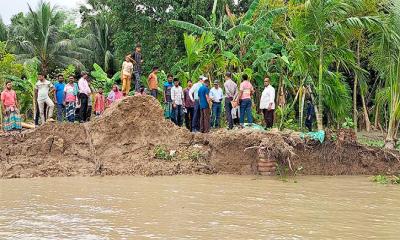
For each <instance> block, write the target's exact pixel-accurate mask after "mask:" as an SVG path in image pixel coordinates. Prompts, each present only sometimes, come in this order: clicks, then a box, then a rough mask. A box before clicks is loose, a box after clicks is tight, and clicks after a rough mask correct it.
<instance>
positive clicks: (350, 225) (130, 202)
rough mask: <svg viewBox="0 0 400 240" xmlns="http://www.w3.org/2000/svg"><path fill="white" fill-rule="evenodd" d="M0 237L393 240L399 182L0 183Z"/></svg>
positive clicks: (185, 179)
mask: <svg viewBox="0 0 400 240" xmlns="http://www.w3.org/2000/svg"><path fill="white" fill-rule="evenodd" d="M0 239H400V187H398V186H389V185H388V186H384V185H378V184H375V183H372V182H371V181H370V178H368V177H301V178H297V183H294V182H293V181H290V182H286V183H285V182H282V181H279V180H277V178H261V177H260V178H258V177H251V176H247V177H238V176H175V177H154V178H144V177H105V178H40V179H12V180H0Z"/></svg>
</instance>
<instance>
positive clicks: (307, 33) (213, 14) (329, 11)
mask: <svg viewBox="0 0 400 240" xmlns="http://www.w3.org/2000/svg"><path fill="white" fill-rule="evenodd" d="M234 2H236V3H234ZM79 13H80V19H81V24H80V26H78V25H77V24H76V23H75V21H74V17H73V16H72V15H71V13H68V12H65V11H62V10H60V9H58V8H57V7H55V6H51V5H50V4H48V3H45V2H44V3H41V4H40V5H39V6H38V7H36V8H31V6H29V12H28V13H27V14H22V13H20V14H17V15H15V16H14V17H13V18H12V21H11V22H12V23H11V24H10V25H9V26H5V25H4V24H3V23H1V22H0V41H5V42H7V44H3V45H1V46H2V49H3V50H2V52H1V53H0V54H2V55H1V57H2V58H1V59H0V64H3V65H4V66H6V67H2V70H1V72H0V74H1V76H0V77H1V80H2V81H4V79H5V76H6V75H7V76H10V75H15V79H21V81H24V80H22V79H32V77H31V76H29V72H32V71H31V70H32V69H35V67H34V66H36V65H37V66H38V69H37V71H39V70H40V71H42V72H44V73H45V74H48V75H50V76H54V74H56V73H60V72H61V73H62V72H65V70H64V69H65V68H67V67H68V66H69V69H71V68H72V66H73V70H75V71H76V72H79V71H81V70H87V71H91V72H92V75H93V77H94V78H95V82H94V84H95V85H96V86H103V85H106V86H104V87H106V88H107V87H109V86H110V84H111V83H112V82H113V81H115V80H117V79H118V76H119V75H118V71H119V68H120V66H121V63H122V60H123V59H124V56H125V55H127V54H129V53H130V52H132V51H133V49H134V47H135V45H136V44H137V43H141V44H142V46H143V56H144V73H145V75H146V74H148V73H149V72H150V70H151V68H152V67H153V66H159V67H161V69H163V70H164V71H163V73H162V76H161V78H162V79H163V78H165V73H168V72H172V73H174V74H176V75H177V76H178V77H179V78H180V79H181V80H182V82H183V85H185V84H186V81H187V80H189V79H192V80H196V79H197V77H198V76H199V75H202V74H206V75H208V77H209V78H210V79H211V80H215V79H218V80H222V79H223V75H224V73H225V72H226V71H232V72H234V73H235V74H234V77H235V80H236V81H238V82H240V79H241V76H242V75H243V74H244V73H246V74H248V75H249V76H250V77H251V79H252V82H253V83H254V85H255V86H256V89H257V90H256V95H255V99H256V100H257V98H258V97H259V96H260V92H261V91H262V88H263V86H262V85H263V78H264V77H265V76H267V75H268V76H270V78H271V80H272V83H273V86H274V87H275V88H276V89H277V96H278V97H277V103H278V104H277V105H278V108H277V115H278V120H277V126H278V127H279V128H285V127H290V128H295V129H302V128H303V126H302V125H303V121H304V119H303V118H304V117H303V115H304V114H303V112H304V102H305V100H306V99H310V100H312V101H313V102H314V106H315V112H316V113H317V114H316V115H317V123H318V128H319V129H320V130H321V129H323V128H324V127H339V126H342V124H343V123H344V122H346V121H347V120H348V119H349V117H350V116H352V120H353V122H354V128H355V129H356V130H358V129H365V130H367V131H370V130H371V129H380V130H382V131H386V132H387V139H386V141H387V144H386V145H387V146H388V147H392V146H393V145H394V143H395V141H396V137H397V132H398V129H399V124H400V121H399V119H400V81H399V79H400V3H399V1H395V0H289V1H287V0H242V1H230V0H214V1H210V0H197V1H195V0H189V1H188V0H170V1H165V0H120V1H113V0H87V4H84V5H82V6H81V7H80V12H79ZM6 50H7V54H8V55H7V57H4V56H5V52H6ZM10 53H13V54H11V55H12V56H11V55H10ZM17 60H18V61H19V62H20V63H24V67H22V65H18V64H16V63H14V62H15V61H17ZM10 62H11V63H12V64H11V65H10ZM32 66H33V67H32ZM4 69H7V70H4ZM29 69H31V70H29ZM21 77H22V78H21ZM117 81H118V80H117ZM143 81H144V80H143ZM144 83H145V81H144ZM18 86H26V87H27V86H29V84H19V85H18ZM27 102H29V101H27ZM27 108H29V107H28V106H27ZM346 119H347V120H346Z"/></svg>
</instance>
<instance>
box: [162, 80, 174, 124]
mask: <svg viewBox="0 0 400 240" xmlns="http://www.w3.org/2000/svg"><path fill="white" fill-rule="evenodd" d="M173 80H174V76H173V75H172V74H168V77H167V82H166V83H164V91H163V92H164V104H165V117H166V118H167V119H171V117H172V99H171V89H172V87H173V86H174V84H173V83H172V81H173Z"/></svg>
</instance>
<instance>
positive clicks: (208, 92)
mask: <svg viewBox="0 0 400 240" xmlns="http://www.w3.org/2000/svg"><path fill="white" fill-rule="evenodd" d="M142 64H143V58H142V54H141V46H140V45H139V44H138V45H137V46H136V47H135V50H134V51H133V52H132V53H131V54H129V55H127V56H126V57H125V61H124V62H123V64H122V69H121V82H122V89H121V90H120V89H119V87H118V85H116V84H115V85H113V87H112V90H111V91H110V93H109V94H108V95H107V96H104V93H103V89H101V88H100V89H96V90H95V89H93V87H92V86H91V80H90V77H89V75H88V73H86V72H82V73H81V75H80V78H79V80H78V81H76V78H75V76H74V75H71V76H69V77H68V81H67V82H65V80H64V76H63V75H62V74H60V75H58V76H57V82H56V83H55V84H53V83H52V82H51V81H49V80H47V79H46V76H44V75H43V74H39V75H38V81H37V83H36V85H35V102H36V108H35V109H36V114H35V125H36V126H39V125H40V124H44V123H45V122H48V121H55V120H53V111H54V110H55V108H56V111H57V121H58V122H63V121H67V122H71V123H73V122H80V123H83V122H87V121H90V118H91V116H92V113H94V115H95V116H96V117H98V116H100V115H101V114H102V113H103V112H104V110H105V108H106V107H107V106H110V105H111V104H113V103H114V102H117V101H119V100H121V99H122V98H123V97H125V96H127V95H129V93H130V92H131V86H132V85H133V88H134V92H135V95H139V96H140V95H147V94H149V95H151V96H152V97H154V98H156V99H158V97H159V96H158V93H159V82H158V76H157V75H158V72H159V68H158V67H154V68H153V69H152V71H151V73H150V74H149V76H148V78H147V86H148V88H147V90H146V89H145V88H144V86H142V85H141V84H140V77H141V74H142ZM132 79H134V82H133V83H132ZM241 80H242V81H241V83H240V85H239V86H238V85H237V84H236V83H235V81H233V80H232V73H230V72H227V73H226V74H225V79H224V83H223V84H222V83H221V82H220V81H218V80H214V81H213V83H212V86H210V84H211V83H210V81H209V79H208V78H207V77H205V76H200V77H199V79H198V81H197V82H196V83H194V82H192V80H189V81H188V82H187V87H186V88H185V89H183V88H182V86H181V82H180V80H179V79H178V78H174V76H173V75H172V74H169V75H168V76H167V81H166V82H165V83H164V84H163V85H162V86H163V96H162V101H163V102H164V110H165V117H166V118H168V119H171V120H172V121H173V122H174V123H175V124H176V125H178V126H180V127H181V126H183V124H185V126H186V128H187V129H189V130H190V131H191V132H202V133H207V132H209V131H210V129H211V128H220V127H221V115H222V112H223V111H225V116H226V123H227V127H228V129H233V128H234V126H235V125H237V126H238V127H239V128H242V127H244V124H245V120H247V123H248V124H250V125H251V124H253V115H252V105H253V97H254V96H253V95H254V92H255V90H254V87H253V85H252V84H251V82H250V81H249V78H248V76H247V75H246V74H243V75H242V79H241ZM53 94H54V98H53V99H52V98H51V96H52V95H53ZM259 102H260V106H259V109H260V110H261V111H262V113H263V116H264V121H265V127H266V128H272V126H273V123H274V110H275V89H274V88H273V87H272V85H271V83H270V79H269V78H268V77H265V79H264V90H263V92H262V95H261V98H260V101H259ZM1 103H2V110H3V129H4V130H5V131H13V130H17V131H19V130H21V129H22V126H21V117H20V114H19V109H18V99H17V94H16V92H15V91H14V90H13V87H12V82H11V81H7V82H6V86H5V89H4V90H3V92H2V93H1ZM223 106H224V109H223ZM310 121H311V119H310V117H308V116H307V123H308V125H307V126H309V125H310V124H309V123H310ZM311 122H312V121H311Z"/></svg>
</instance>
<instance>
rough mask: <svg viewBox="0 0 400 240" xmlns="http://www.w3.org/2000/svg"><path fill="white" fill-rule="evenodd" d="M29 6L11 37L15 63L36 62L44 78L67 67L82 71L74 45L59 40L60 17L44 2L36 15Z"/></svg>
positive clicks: (71, 42) (69, 41) (58, 12)
mask: <svg viewBox="0 0 400 240" xmlns="http://www.w3.org/2000/svg"><path fill="white" fill-rule="evenodd" d="M28 6H29V13H28V15H27V16H26V17H24V18H22V19H20V22H19V23H18V25H17V26H16V27H15V28H14V29H13V31H14V32H13V33H12V34H13V37H14V43H15V44H16V45H17V49H16V53H17V57H18V59H19V60H20V61H23V62H27V61H28V60H32V59H37V60H38V61H39V62H40V68H41V72H42V73H44V74H48V73H49V70H50V69H52V68H55V67H66V66H68V65H70V64H72V65H75V66H77V67H79V68H83V65H82V63H81V62H80V61H79V60H78V58H80V57H81V53H80V52H78V51H76V50H75V47H76V45H75V42H74V41H73V40H71V39H62V38H60V27H61V26H62V24H63V23H64V16H63V14H62V13H61V12H60V11H58V10H57V8H55V7H52V6H51V5H50V4H49V3H47V2H40V3H39V6H38V9H37V10H36V11H35V10H33V9H32V8H31V6H30V5H28Z"/></svg>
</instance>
